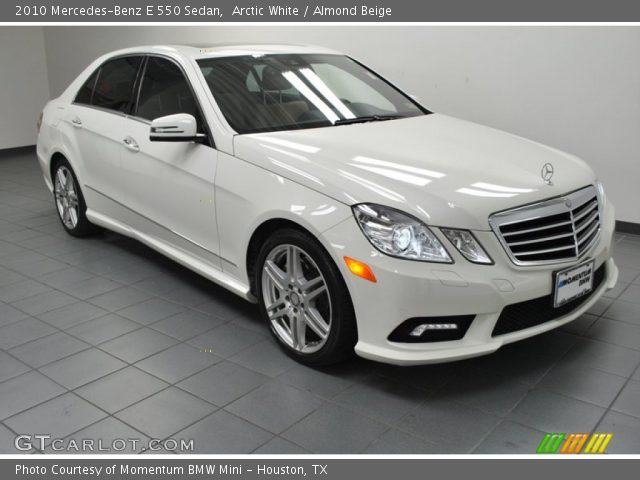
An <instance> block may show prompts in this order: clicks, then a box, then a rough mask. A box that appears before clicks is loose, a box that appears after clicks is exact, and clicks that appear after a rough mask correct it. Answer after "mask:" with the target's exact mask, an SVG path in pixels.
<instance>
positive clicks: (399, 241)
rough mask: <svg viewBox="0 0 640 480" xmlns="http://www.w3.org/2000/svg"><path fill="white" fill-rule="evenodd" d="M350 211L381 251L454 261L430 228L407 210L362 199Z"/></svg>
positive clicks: (425, 259)
mask: <svg viewBox="0 0 640 480" xmlns="http://www.w3.org/2000/svg"><path fill="white" fill-rule="evenodd" d="M353 214H354V215H355V217H356V220H357V221H358V224H359V225H360V228H361V229H362V231H363V232H364V234H365V236H366V237H367V239H368V240H369V241H370V242H371V244H372V245H373V246H374V247H376V248H377V249H378V250H380V251H381V252H382V253H386V254H387V255H392V256H394V257H400V258H406V259H409V260H420V261H423V262H439V263H453V260H452V259H451V257H450V256H449V254H448V253H447V250H446V249H445V248H444V246H443V245H442V243H440V241H439V240H438V239H437V237H436V236H435V235H434V234H433V232H432V231H431V230H429V228H428V227H427V226H426V225H425V224H424V223H422V222H421V221H420V220H418V219H416V218H414V217H411V216H409V215H407V214H406V213H402V212H400V211H398V210H395V209H393V208H389V207H383V206H382V205H374V204H366V203H361V204H360V205H355V206H354V207H353Z"/></svg>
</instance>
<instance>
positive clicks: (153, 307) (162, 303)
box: [118, 298, 185, 325]
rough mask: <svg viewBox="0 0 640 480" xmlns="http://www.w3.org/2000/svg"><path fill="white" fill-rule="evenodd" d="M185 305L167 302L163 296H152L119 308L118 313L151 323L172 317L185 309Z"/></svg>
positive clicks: (144, 323) (140, 321)
mask: <svg viewBox="0 0 640 480" xmlns="http://www.w3.org/2000/svg"><path fill="white" fill-rule="evenodd" d="M184 309H185V307H183V306H182V305H178V304H176V303H171V302H167V301H166V300H163V299H161V298H151V299H149V300H145V301H144V302H141V303H138V304H136V305H132V306H130V307H126V308H124V309H122V310H118V315H120V316H122V317H125V318H128V319H129V320H133V321H135V322H138V323H141V324H143V325H149V324H150V323H154V322H157V321H158V320H162V319H164V318H167V317H170V316H172V315H175V314H176V313H179V312H181V311H183V310H184Z"/></svg>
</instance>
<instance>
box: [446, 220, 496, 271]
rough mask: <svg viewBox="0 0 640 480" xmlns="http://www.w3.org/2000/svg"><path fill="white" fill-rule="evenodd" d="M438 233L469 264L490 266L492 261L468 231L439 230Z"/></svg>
mask: <svg viewBox="0 0 640 480" xmlns="http://www.w3.org/2000/svg"><path fill="white" fill-rule="evenodd" d="M440 231H442V233H444V235H445V237H447V238H448V239H449V240H450V241H451V243H453V245H454V247H456V248H457V249H458V251H459V252H460V253H461V254H462V255H463V256H464V258H466V259H467V260H469V261H470V262H473V263H484V264H492V263H493V260H491V257H490V256H489V254H488V253H487V252H485V251H484V248H482V246H481V245H480V242H478V240H476V237H474V236H473V233H471V232H470V231H469V230H456V229H454V228H441V229H440Z"/></svg>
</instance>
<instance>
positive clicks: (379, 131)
mask: <svg viewBox="0 0 640 480" xmlns="http://www.w3.org/2000/svg"><path fill="white" fill-rule="evenodd" d="M234 153H235V155H236V156H237V157H238V158H240V159H243V160H245V161H248V162H251V163H254V164H256V165H258V166H260V167H262V168H265V169H267V170H270V171H272V172H274V173H275V174H277V175H280V176H282V177H284V178H288V179H290V180H292V181H295V182H298V183H301V184H304V185H306V186H307V187H309V188H312V189H314V190H317V191H319V192H322V193H324V194H326V195H328V196H330V197H332V198H334V199H336V200H338V201H340V202H343V203H346V204H349V205H353V204H356V203H361V202H371V203H378V204H383V205H387V206H390V207H394V208H397V209H400V210H403V211H405V212H407V213H410V214H412V215H414V216H416V217H418V218H420V219H421V220H423V221H424V222H426V223H428V224H431V225H437V226H451V227H459V228H468V229H473V230H489V229H490V227H489V223H488V216H489V215H490V214H492V213H494V212H497V211H500V210H505V209H508V208H511V207H515V206H519V205H524V204H528V203H532V202H536V201H539V200H542V199H546V198H550V197H554V196H557V195H561V194H564V193H568V192H571V191H573V190H576V189H579V188H581V187H584V186H586V185H589V184H591V183H593V182H594V181H595V177H594V174H593V171H592V170H591V169H590V168H589V167H588V166H587V165H586V164H585V163H584V162H583V161H581V160H579V159H578V158H576V157H574V156H572V155H569V154H566V153H563V152H561V151H559V150H556V149H553V148H550V147H547V146H544V145H541V144H539V143H536V142H533V141H531V140H527V139H524V138H521V137H518V136H516V135H512V134H509V133H506V132H502V131H500V130H496V129H493V128H489V127H485V126H482V125H478V124H474V123H471V122H467V121H464V120H459V119H455V118H452V117H448V116H445V115H440V114H430V115H424V116H419V117H412V118H405V119H398V120H390V121H379V122H369V123H363V124H352V125H342V126H334V127H325V128H314V129H305V130H293V131H283V132H269V133H259V134H246V135H238V136H236V137H235V139H234ZM547 163H550V164H551V165H552V166H553V177H552V180H551V181H552V184H551V185H547V184H545V182H544V181H543V179H542V173H541V171H542V168H543V166H544V165H545V164H547ZM266 193H267V192H265V194H266ZM299 200H300V201H301V202H303V200H304V199H299Z"/></svg>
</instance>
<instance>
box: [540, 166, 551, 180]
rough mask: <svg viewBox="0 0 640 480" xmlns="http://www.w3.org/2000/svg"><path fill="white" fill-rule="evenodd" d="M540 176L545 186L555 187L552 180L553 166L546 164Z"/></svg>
mask: <svg viewBox="0 0 640 480" xmlns="http://www.w3.org/2000/svg"><path fill="white" fill-rule="evenodd" d="M540 176H541V177H542V180H543V181H544V183H545V185H553V182H552V181H551V178H552V177H553V165H551V164H550V163H545V164H544V165H543V166H542V170H541V171H540Z"/></svg>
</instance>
